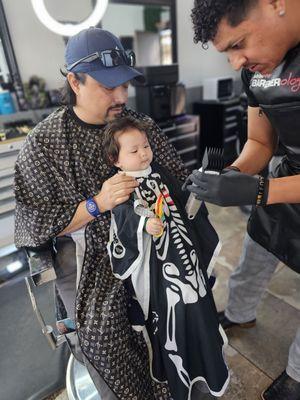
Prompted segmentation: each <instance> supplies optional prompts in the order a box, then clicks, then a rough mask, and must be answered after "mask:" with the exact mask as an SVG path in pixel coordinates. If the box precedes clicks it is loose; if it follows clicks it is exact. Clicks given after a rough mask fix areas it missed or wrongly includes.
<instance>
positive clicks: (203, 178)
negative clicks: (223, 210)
mask: <svg viewBox="0 0 300 400" xmlns="http://www.w3.org/2000/svg"><path fill="white" fill-rule="evenodd" d="M192 183H193V184H194V185H193V184H192ZM258 184H259V179H258V177H257V176H251V175H247V174H242V173H241V172H238V171H234V170H232V169H224V170H223V171H222V172H221V174H220V175H212V174H205V173H202V172H199V171H198V170H195V171H193V173H192V174H191V175H190V176H189V177H188V180H187V182H186V183H185V184H184V186H183V189H185V188H186V189H188V190H189V191H190V192H193V193H195V195H196V198H197V199H198V200H203V201H207V202H208V203H213V204H216V205H218V206H222V207H228V206H245V205H251V204H256V200H257V193H258Z"/></svg>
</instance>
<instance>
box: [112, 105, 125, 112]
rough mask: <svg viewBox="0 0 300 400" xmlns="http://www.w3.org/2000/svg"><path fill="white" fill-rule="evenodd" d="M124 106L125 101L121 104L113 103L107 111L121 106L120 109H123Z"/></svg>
mask: <svg viewBox="0 0 300 400" xmlns="http://www.w3.org/2000/svg"><path fill="white" fill-rule="evenodd" d="M124 107H125V103H123V104H115V105H113V106H111V107H109V109H108V111H110V110H114V109H115V108H122V110H123V108H124Z"/></svg>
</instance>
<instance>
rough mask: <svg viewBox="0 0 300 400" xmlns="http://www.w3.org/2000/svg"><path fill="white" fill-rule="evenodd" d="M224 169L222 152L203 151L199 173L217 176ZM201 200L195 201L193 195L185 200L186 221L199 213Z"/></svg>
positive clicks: (220, 150) (215, 149) (211, 149)
mask: <svg viewBox="0 0 300 400" xmlns="http://www.w3.org/2000/svg"><path fill="white" fill-rule="evenodd" d="M223 168H224V159H223V150H222V149H217V148H209V149H206V150H205V153H204V156H203V159H202V167H201V168H199V172H202V173H203V174H212V175H219V174H220V173H221V171H222V169H223ZM193 185H194V183H193ZM201 203H202V200H198V199H196V195H195V193H191V194H190V195H189V198H188V200H187V203H186V206H185V210H186V213H187V216H188V219H194V218H195V216H196V215H197V212H198V211H199V208H200V206H201Z"/></svg>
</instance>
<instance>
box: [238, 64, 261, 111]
mask: <svg viewBox="0 0 300 400" xmlns="http://www.w3.org/2000/svg"><path fill="white" fill-rule="evenodd" d="M253 75H254V72H251V71H249V70H248V69H245V68H243V70H242V73H241V78H242V82H243V87H244V90H245V93H246V95H247V97H248V106H250V107H259V104H258V101H257V100H256V97H255V96H254V94H253V93H252V92H251V90H250V88H249V87H250V82H251V79H252V77H253Z"/></svg>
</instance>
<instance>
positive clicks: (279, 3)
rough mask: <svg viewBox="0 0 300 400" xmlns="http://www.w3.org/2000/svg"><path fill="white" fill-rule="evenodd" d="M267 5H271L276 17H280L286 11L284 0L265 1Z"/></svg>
mask: <svg viewBox="0 0 300 400" xmlns="http://www.w3.org/2000/svg"><path fill="white" fill-rule="evenodd" d="M265 1H267V2H268V3H269V4H271V5H272V7H273V9H274V10H275V11H276V12H277V13H278V15H280V16H282V15H284V13H285V9H286V0H265Z"/></svg>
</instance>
